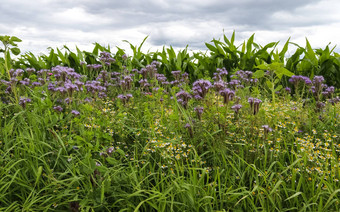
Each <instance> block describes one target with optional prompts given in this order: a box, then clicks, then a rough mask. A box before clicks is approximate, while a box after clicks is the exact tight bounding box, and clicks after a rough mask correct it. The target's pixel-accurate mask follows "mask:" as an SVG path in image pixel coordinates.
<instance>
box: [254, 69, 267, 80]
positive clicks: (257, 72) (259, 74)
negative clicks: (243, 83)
mask: <svg viewBox="0 0 340 212" xmlns="http://www.w3.org/2000/svg"><path fill="white" fill-rule="evenodd" d="M264 74H265V73H264V71H263V70H257V71H256V72H255V73H254V74H253V77H254V78H257V79H259V78H262V77H264Z"/></svg>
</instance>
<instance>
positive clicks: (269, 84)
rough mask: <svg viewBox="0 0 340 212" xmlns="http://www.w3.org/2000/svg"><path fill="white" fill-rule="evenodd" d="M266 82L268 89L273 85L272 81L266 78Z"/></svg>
mask: <svg viewBox="0 0 340 212" xmlns="http://www.w3.org/2000/svg"><path fill="white" fill-rule="evenodd" d="M266 84H267V86H268V88H270V89H271V88H272V87H273V83H272V82H271V81H270V80H267V81H266Z"/></svg>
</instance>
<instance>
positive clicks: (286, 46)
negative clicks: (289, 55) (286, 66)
mask: <svg viewBox="0 0 340 212" xmlns="http://www.w3.org/2000/svg"><path fill="white" fill-rule="evenodd" d="M289 40H290V37H289V38H288V40H287V42H286V43H285V45H284V46H283V48H282V50H281V52H280V53H279V55H280V60H281V62H284V61H283V60H284V57H285V54H286V52H287V50H288V45H289Z"/></svg>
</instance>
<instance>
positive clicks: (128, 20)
mask: <svg viewBox="0 0 340 212" xmlns="http://www.w3.org/2000/svg"><path fill="white" fill-rule="evenodd" d="M337 8H340V2H339V1H338V0H299V1H296V0H294V1H293V0H286V1H282V0H257V1H253V0H238V1H235V0H210V1H205V0H126V1H116V0H113V1H112V0H99V1H93V0H36V1H24V0H3V1H2V2H1V8H0V20H3V21H2V22H1V23H0V34H1V35H3V34H7V35H15V36H17V37H19V38H21V39H22V40H23V43H21V44H20V47H21V49H23V50H24V51H32V52H34V53H38V52H43V51H45V50H46V49H47V47H53V48H55V47H60V46H62V45H64V44H66V45H71V46H74V45H77V46H78V47H80V48H81V49H87V50H89V49H91V48H92V47H93V45H92V43H94V42H99V43H101V44H103V45H110V46H116V45H117V46H120V47H123V48H128V46H126V44H125V43H123V42H122V40H128V41H130V42H131V43H133V44H136V45H137V44H139V43H140V42H141V41H142V40H143V39H144V38H145V37H146V36H148V35H149V38H148V40H147V42H146V44H145V49H146V50H147V49H148V48H153V49H159V48H160V47H161V46H163V45H172V46H174V47H177V48H184V47H185V46H186V45H189V48H190V49H195V50H197V49H199V50H204V49H206V48H205V46H204V42H209V41H210V40H211V39H213V38H220V37H221V36H222V35H223V31H224V33H225V34H226V35H227V36H228V37H230V35H231V33H232V31H233V30H235V31H236V37H237V42H239V43H240V42H242V41H243V40H244V39H247V38H248V37H250V36H251V35H252V34H253V33H255V41H256V42H257V43H259V44H262V45H265V44H267V43H268V42H273V41H281V43H282V44H283V43H284V42H285V41H286V40H287V39H288V38H289V37H291V41H293V42H296V43H299V44H300V45H302V46H304V45H305V37H307V38H308V39H309V41H310V43H311V44H312V46H313V47H314V48H319V47H322V48H324V47H325V46H326V45H327V44H328V43H329V42H332V46H334V45H339V44H340V37H339V36H338V35H339V34H340V13H338V11H337V10H338V9H337ZM337 49H339V48H337Z"/></svg>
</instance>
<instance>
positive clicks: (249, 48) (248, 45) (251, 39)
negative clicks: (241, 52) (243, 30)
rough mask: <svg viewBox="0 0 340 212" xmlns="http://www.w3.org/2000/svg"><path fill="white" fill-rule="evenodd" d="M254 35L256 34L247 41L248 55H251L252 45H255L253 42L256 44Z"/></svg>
mask: <svg viewBox="0 0 340 212" xmlns="http://www.w3.org/2000/svg"><path fill="white" fill-rule="evenodd" d="M254 35H255V34H252V36H250V38H249V39H248V41H247V54H248V55H250V53H251V49H252V45H253V42H254Z"/></svg>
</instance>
